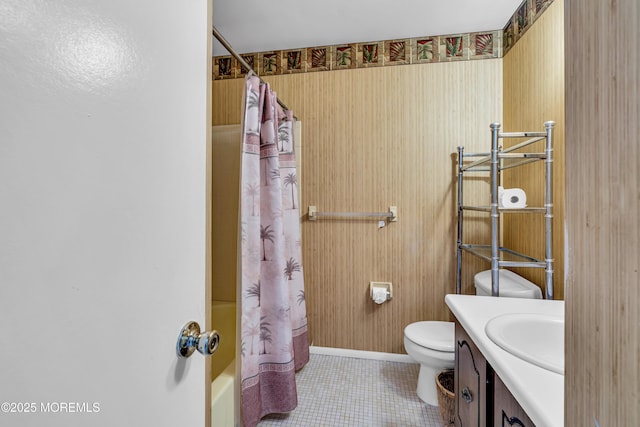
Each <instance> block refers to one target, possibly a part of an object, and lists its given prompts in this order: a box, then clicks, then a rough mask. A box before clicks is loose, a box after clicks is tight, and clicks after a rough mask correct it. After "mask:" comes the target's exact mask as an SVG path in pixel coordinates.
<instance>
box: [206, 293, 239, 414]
mask: <svg viewBox="0 0 640 427" xmlns="http://www.w3.org/2000/svg"><path fill="white" fill-rule="evenodd" d="M211 325H212V327H213V329H215V330H216V331H218V334H220V344H219V345H218V349H217V350H216V352H215V353H214V354H213V355H211V356H210V361H211V372H212V378H213V381H212V382H211V425H212V426H215V427H234V426H235V425H236V424H235V412H236V410H235V379H236V363H235V356H236V345H235V344H236V303H235V302H227V301H212V304H211Z"/></svg>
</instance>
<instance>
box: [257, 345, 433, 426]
mask: <svg viewBox="0 0 640 427" xmlns="http://www.w3.org/2000/svg"><path fill="white" fill-rule="evenodd" d="M418 368H419V366H418V365H417V364H413V363H401V362H385V361H379V360H369V359H356V358H351V357H341V356H328V355H321V354H311V359H310V360H309V363H308V364H307V366H305V367H304V368H303V369H302V370H301V371H300V372H299V373H298V374H297V376H296V384H297V388H298V407H297V408H296V409H295V410H294V411H293V412H291V413H289V414H273V415H268V416H266V417H264V418H263V419H262V421H261V422H260V423H259V424H258V426H259V427H274V426H278V427H279V426H296V427H442V425H443V424H442V421H441V419H440V412H439V410H438V407H436V406H429V405H425V404H424V403H423V402H422V401H421V400H420V399H418V396H416V391H415V390H416V383H417V381H418Z"/></svg>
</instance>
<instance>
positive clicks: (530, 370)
mask: <svg viewBox="0 0 640 427" xmlns="http://www.w3.org/2000/svg"><path fill="white" fill-rule="evenodd" d="M445 302H446V303H447V306H449V309H450V310H451V312H452V313H453V314H454V315H455V316H456V319H458V322H459V323H460V324H461V325H462V327H463V328H464V329H465V331H467V334H469V336H470V337H471V339H472V340H473V342H474V343H475V344H476V346H477V347H478V349H479V350H480V351H481V352H482V354H483V355H484V357H485V358H486V359H487V362H488V363H489V364H490V365H491V367H492V368H493V370H494V371H495V372H496V374H498V376H499V377H500V378H501V379H502V381H503V382H504V384H505V385H506V386H507V388H508V389H509V391H511V394H512V395H513V396H514V397H515V398H516V400H517V401H518V403H520V406H522V408H523V409H524V410H525V411H526V413H527V415H529V418H531V421H533V422H534V423H535V424H536V426H537V427H562V426H564V375H560V374H557V373H555V372H551V371H548V370H546V369H543V368H539V367H537V366H535V365H533V364H531V363H529V362H525V361H524V360H521V359H519V358H518V357H516V356H513V355H512V354H510V353H508V352H506V351H505V350H503V349H502V348H500V347H498V346H497V345H496V344H494V343H493V341H491V340H490V339H489V337H488V336H487V335H486V333H485V330H484V329H485V326H486V324H487V322H488V321H489V320H491V319H492V318H494V317H496V316H499V315H502V314H509V313H536V314H546V315H554V316H563V317H564V301H551V300H534V299H521V298H497V297H483V296H476V295H453V294H451V295H447V296H446V297H445Z"/></svg>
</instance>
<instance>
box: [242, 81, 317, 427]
mask: <svg viewBox="0 0 640 427" xmlns="http://www.w3.org/2000/svg"><path fill="white" fill-rule="evenodd" d="M276 100H277V97H276V95H275V93H273V92H272V91H271V90H270V88H269V85H268V84H262V83H261V82H260V79H259V78H258V77H256V76H248V77H247V79H246V80H245V94H244V105H245V109H244V119H243V141H242V160H241V162H242V163H241V167H242V175H241V180H240V191H241V195H240V228H241V230H240V235H241V243H240V250H241V272H240V274H239V277H240V281H241V295H240V296H239V307H240V309H241V310H242V318H241V323H240V329H241V340H242V344H241V345H242V348H241V354H242V363H241V366H242V368H241V380H242V418H243V422H244V425H245V426H247V427H251V426H255V425H256V424H257V423H258V421H259V420H260V418H262V417H263V416H265V415H267V414H271V413H282V412H290V411H292V410H293V409H294V408H295V407H296V405H297V400H298V399H297V392H296V383H295V371H297V370H298V369H301V368H302V367H303V366H304V365H305V364H306V363H307V362H308V360H309V340H308V335H307V314H306V306H305V297H304V295H305V294H304V281H303V275H302V260H301V258H302V256H301V254H302V251H301V247H300V245H301V238H300V215H299V212H298V203H297V185H298V181H297V177H296V159H295V153H294V141H293V126H292V123H293V120H294V119H293V113H292V112H291V111H287V112H286V113H285V112H283V111H282V108H280V106H279V105H278V104H277V102H276Z"/></svg>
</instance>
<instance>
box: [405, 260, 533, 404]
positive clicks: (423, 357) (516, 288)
mask: <svg viewBox="0 0 640 427" xmlns="http://www.w3.org/2000/svg"><path fill="white" fill-rule="evenodd" d="M498 274H499V277H500V296H501V297H510V298H531V299H541V298H542V291H541V290H540V288H539V287H538V286H536V285H535V284H533V283H531V282H530V281H528V280H527V279H525V278H524V277H521V276H518V275H517V274H516V273H514V272H512V271H510V270H500V271H499V273H498ZM473 282H474V285H475V288H476V295H481V296H491V270H486V271H482V272H480V273H478V274H476V275H475V276H474V279H473ZM454 345H455V327H454V323H453V322H441V321H422V322H415V323H411V324H410V325H408V326H407V327H406V328H404V349H405V350H406V352H407V354H408V355H409V356H410V357H411V358H412V359H413V360H415V361H416V362H418V363H419V364H420V373H419V374H418V387H417V389H416V393H417V394H418V397H419V398H420V399H421V400H422V401H423V402H425V403H427V404H429V405H433V406H438V396H437V394H436V374H437V373H438V372H440V371H441V370H443V369H453V367H454V365H455V348H454Z"/></svg>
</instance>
